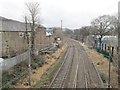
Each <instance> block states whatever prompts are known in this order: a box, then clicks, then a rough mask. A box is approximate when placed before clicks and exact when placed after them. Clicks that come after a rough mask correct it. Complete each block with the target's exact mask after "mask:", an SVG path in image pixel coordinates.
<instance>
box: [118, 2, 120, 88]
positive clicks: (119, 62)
mask: <svg viewBox="0 0 120 90" xmlns="http://www.w3.org/2000/svg"><path fill="white" fill-rule="evenodd" d="M118 88H120V1H119V2H118Z"/></svg>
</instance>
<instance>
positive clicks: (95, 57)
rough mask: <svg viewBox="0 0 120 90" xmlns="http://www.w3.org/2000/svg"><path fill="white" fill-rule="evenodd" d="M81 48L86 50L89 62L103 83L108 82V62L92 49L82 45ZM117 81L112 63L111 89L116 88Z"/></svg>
mask: <svg viewBox="0 0 120 90" xmlns="http://www.w3.org/2000/svg"><path fill="white" fill-rule="evenodd" d="M82 45H83V44H82ZM83 47H84V49H85V50H86V52H87V54H88V57H89V58H90V60H91V61H92V62H93V63H94V65H95V66H96V67H97V69H98V70H99V73H100V75H102V76H103V77H104V79H105V81H106V82H108V70H109V69H108V65H109V60H108V59H107V58H105V57H104V56H103V55H102V54H100V53H98V52H96V51H95V50H94V49H89V48H88V47H87V46H86V45H83ZM117 79H118V73H117V67H115V66H114V65H113V63H111V86H112V87H113V88H117V87H118V84H117V83H118V80H117Z"/></svg>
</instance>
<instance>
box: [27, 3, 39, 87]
mask: <svg viewBox="0 0 120 90" xmlns="http://www.w3.org/2000/svg"><path fill="white" fill-rule="evenodd" d="M26 6H27V8H28V12H29V17H28V18H25V22H26V31H27V21H29V23H30V27H31V38H30V42H29V45H30V46H29V49H30V57H29V65H28V66H29V85H31V60H34V58H35V57H34V48H35V47H34V46H35V29H36V26H37V25H38V22H39V21H40V20H39V3H37V2H29V3H26Z"/></svg>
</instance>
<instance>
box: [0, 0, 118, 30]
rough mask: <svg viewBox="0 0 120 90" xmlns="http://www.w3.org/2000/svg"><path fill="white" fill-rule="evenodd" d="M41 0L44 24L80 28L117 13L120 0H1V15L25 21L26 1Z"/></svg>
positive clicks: (36, 0) (38, 0)
mask: <svg viewBox="0 0 120 90" xmlns="http://www.w3.org/2000/svg"><path fill="white" fill-rule="evenodd" d="M29 1H30V2H34V1H35V2H39V3H40V8H41V9H40V14H41V18H42V24H44V25H45V26H47V27H54V26H55V27H59V26H60V21H61V20H63V27H66V28H73V29H74V28H80V27H81V26H85V25H90V22H91V20H92V19H94V18H96V17H98V16H100V15H104V14H110V15H113V14H116V13H117V7H118V1H119V0H0V16H3V17H6V18H9V19H14V20H19V21H23V16H24V14H25V9H26V7H25V2H29Z"/></svg>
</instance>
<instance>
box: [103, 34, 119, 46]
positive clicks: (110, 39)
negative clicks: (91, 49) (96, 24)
mask: <svg viewBox="0 0 120 90" xmlns="http://www.w3.org/2000/svg"><path fill="white" fill-rule="evenodd" d="M102 41H103V42H104V43H106V44H108V45H111V46H118V37H117V36H104V37H103V38H102Z"/></svg>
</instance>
